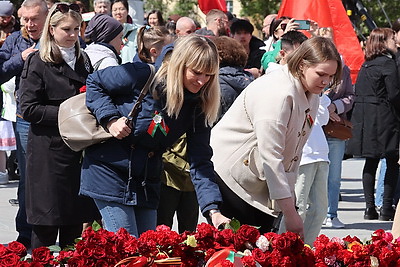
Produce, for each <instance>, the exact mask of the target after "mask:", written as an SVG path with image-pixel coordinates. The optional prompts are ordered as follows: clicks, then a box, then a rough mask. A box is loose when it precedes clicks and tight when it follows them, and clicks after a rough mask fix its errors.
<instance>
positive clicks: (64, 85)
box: [20, 52, 100, 225]
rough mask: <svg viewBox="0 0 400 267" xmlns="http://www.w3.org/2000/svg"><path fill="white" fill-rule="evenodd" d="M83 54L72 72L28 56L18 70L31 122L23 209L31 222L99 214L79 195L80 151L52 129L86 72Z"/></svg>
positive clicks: (35, 55) (60, 222) (64, 66)
mask: <svg viewBox="0 0 400 267" xmlns="http://www.w3.org/2000/svg"><path fill="white" fill-rule="evenodd" d="M89 71H90V69H89V70H87V69H86V68H85V63H84V61H83V58H82V57H81V58H80V59H78V60H77V62H76V64H75V71H74V70H73V69H71V68H70V67H69V66H68V65H67V64H66V63H65V62H63V63H61V64H53V63H45V62H43V61H42V60H41V59H40V57H39V52H35V53H33V54H31V55H30V56H29V57H28V58H27V60H26V62H25V65H24V69H23V71H22V74H21V84H20V91H21V98H20V104H21V111H22V115H23V117H24V119H25V120H26V121H28V122H30V123H31V126H30V129H29V133H28V146H27V154H26V213H27V217H28V223H31V224H35V225H72V224H80V223H83V222H88V221H90V220H93V219H95V217H96V218H99V217H100V216H99V214H98V213H97V208H96V207H95V205H94V203H93V201H92V200H91V199H87V198H84V197H80V196H79V194H78V193H79V184H80V171H81V157H82V153H81V152H74V151H72V150H71V149H70V148H69V147H68V146H67V145H66V144H65V143H64V141H63V140H62V139H61V136H60V133H59V131H58V109H59V106H60V104H61V103H62V102H63V101H64V100H66V99H68V98H70V97H72V96H74V95H76V94H78V93H79V88H81V87H82V86H83V85H85V80H86V77H87V75H88V74H89Z"/></svg>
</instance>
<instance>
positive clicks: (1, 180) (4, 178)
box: [0, 171, 8, 184]
mask: <svg viewBox="0 0 400 267" xmlns="http://www.w3.org/2000/svg"><path fill="white" fill-rule="evenodd" d="M0 184H8V173H7V171H5V172H0Z"/></svg>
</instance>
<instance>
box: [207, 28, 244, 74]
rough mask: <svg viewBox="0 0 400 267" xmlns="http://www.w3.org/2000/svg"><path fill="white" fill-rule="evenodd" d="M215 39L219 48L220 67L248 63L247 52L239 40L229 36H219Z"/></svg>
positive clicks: (240, 65)
mask: <svg viewBox="0 0 400 267" xmlns="http://www.w3.org/2000/svg"><path fill="white" fill-rule="evenodd" d="M213 41H214V43H215V45H216V46H217V49H218V55H219V60H220V61H219V66H220V67H225V66H239V67H244V66H245V65H246V62H247V53H246V50H245V49H244V47H243V45H242V44H241V43H239V41H237V40H235V39H233V38H231V37H228V36H219V37H217V38H215V39H214V40H213Z"/></svg>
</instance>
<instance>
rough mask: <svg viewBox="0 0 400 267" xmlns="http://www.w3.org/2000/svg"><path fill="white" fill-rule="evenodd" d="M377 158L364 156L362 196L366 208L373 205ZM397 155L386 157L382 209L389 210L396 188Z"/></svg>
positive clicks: (397, 174) (397, 173) (397, 172)
mask: <svg viewBox="0 0 400 267" xmlns="http://www.w3.org/2000/svg"><path fill="white" fill-rule="evenodd" d="M379 160H380V159H378V158H366V159H365V165H364V169H363V176H362V181H363V188H364V197H365V203H366V207H367V208H372V207H375V197H374V192H375V174H376V170H377V168H378V164H379ZM397 160H398V158H397V157H387V158H386V166H387V168H386V173H385V180H384V189H383V205H382V208H383V209H384V210H391V209H392V205H393V196H394V192H395V190H396V185H397V180H398V177H399V164H398V163H397Z"/></svg>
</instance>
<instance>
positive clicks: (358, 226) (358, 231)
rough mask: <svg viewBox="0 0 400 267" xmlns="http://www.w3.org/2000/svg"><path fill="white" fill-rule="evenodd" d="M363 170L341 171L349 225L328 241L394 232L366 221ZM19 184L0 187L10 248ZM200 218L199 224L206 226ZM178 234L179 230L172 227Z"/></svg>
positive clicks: (1, 218)
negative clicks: (14, 204) (13, 204)
mask: <svg viewBox="0 0 400 267" xmlns="http://www.w3.org/2000/svg"><path fill="white" fill-rule="evenodd" d="M363 166H364V160H362V159H348V160H345V161H343V170H342V186H341V194H342V201H340V202H339V211H338V214H339V218H340V220H341V221H342V222H343V223H344V224H345V225H346V228H344V229H332V228H326V227H323V228H322V231H321V234H325V235H327V236H329V237H345V236H347V235H351V236H357V237H359V238H360V239H361V240H366V239H369V238H370V237H371V234H372V233H373V231H375V230H377V229H384V230H386V231H387V230H391V228H392V222H381V221H378V220H372V221H367V220H364V218H363V215H364V208H365V204H364V196H363V191H362V183H361V172H362V168H363ZM17 187H18V182H17V181H11V182H10V183H9V184H7V185H0V243H1V244H7V243H8V242H10V241H13V240H16V238H17V232H16V231H15V223H14V218H15V214H16V213H17V210H18V207H14V206H11V205H10V204H9V202H8V200H9V199H10V198H16V194H17ZM204 221H205V219H204V218H203V217H202V216H201V218H200V219H199V222H204ZM173 229H174V230H176V229H177V228H176V226H174V227H173Z"/></svg>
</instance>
